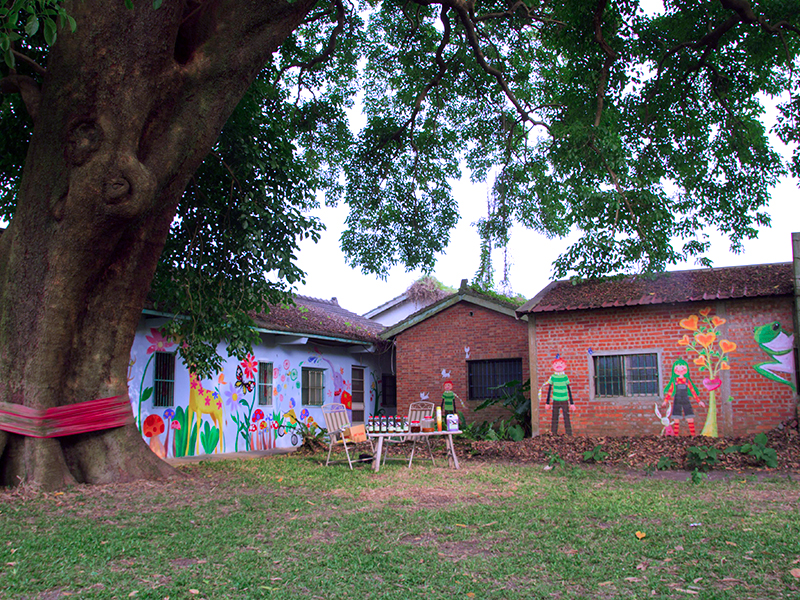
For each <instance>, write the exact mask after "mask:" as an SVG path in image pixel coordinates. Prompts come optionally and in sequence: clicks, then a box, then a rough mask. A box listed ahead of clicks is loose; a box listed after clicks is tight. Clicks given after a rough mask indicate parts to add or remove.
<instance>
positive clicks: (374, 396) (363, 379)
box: [128, 296, 394, 457]
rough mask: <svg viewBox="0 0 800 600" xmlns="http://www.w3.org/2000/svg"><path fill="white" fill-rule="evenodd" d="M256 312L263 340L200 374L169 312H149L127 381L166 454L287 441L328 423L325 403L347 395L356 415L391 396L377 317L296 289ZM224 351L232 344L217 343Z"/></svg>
mask: <svg viewBox="0 0 800 600" xmlns="http://www.w3.org/2000/svg"><path fill="white" fill-rule="evenodd" d="M295 302H296V305H295V306H287V305H281V306H275V307H273V308H272V309H271V310H270V312H269V314H266V315H258V316H257V317H256V319H255V320H256V327H257V331H258V333H259V334H260V343H259V344H258V345H257V346H255V347H254V348H253V353H252V354H251V355H248V356H247V358H245V359H244V360H242V361H239V360H237V359H235V358H228V359H227V360H226V362H225V363H224V366H223V368H222V370H221V371H220V372H219V373H217V374H216V375H215V376H214V377H212V378H211V379H204V380H198V379H197V378H195V377H194V375H193V374H190V372H189V371H188V369H187V368H186V367H185V365H184V364H183V363H182V362H181V361H180V359H179V357H178V356H177V355H176V350H177V344H175V343H173V342H172V341H170V340H167V339H164V337H163V336H162V335H161V333H160V332H159V327H160V326H161V325H163V324H164V323H165V322H166V321H167V319H168V318H170V317H171V315H165V314H163V313H158V312H154V311H148V310H145V311H144V312H143V314H142V318H141V320H140V322H139V327H138V329H137V333H136V338H135V340H134V343H133V347H132V348H131V360H130V367H129V369H128V387H129V393H130V397H131V403H132V408H133V413H134V416H135V417H136V419H137V423H138V424H139V429H140V431H142V435H143V436H144V437H145V441H147V442H148V443H149V444H150V446H151V448H153V450H154V451H156V452H157V453H160V454H161V455H162V456H166V457H181V456H193V455H199V454H212V453H216V452H220V453H222V452H243V451H249V450H266V449H271V448H289V447H293V446H298V445H300V444H301V443H302V435H301V430H302V429H303V428H304V427H311V428H314V427H316V426H317V424H322V425H323V426H324V420H323V418H322V410H321V408H322V405H323V404H327V403H331V402H342V403H343V404H345V405H346V406H348V408H350V410H351V411H352V419H353V421H363V420H364V418H365V417H366V416H369V415H371V414H374V412H376V411H377V410H378V409H379V408H380V406H381V402H382V399H383V398H384V397H391V402H392V403H393V402H394V389H393V386H394V378H393V377H391V376H388V377H386V378H384V373H387V374H388V373H389V370H390V365H389V354H388V353H385V352H384V351H383V349H384V348H385V347H386V344H385V342H383V341H382V340H381V339H380V338H379V337H378V333H379V332H380V331H381V330H382V329H383V326H382V325H380V324H379V323H376V322H373V321H371V320H370V319H367V318H364V317H360V316H359V315H357V314H355V313H352V312H350V311H347V310H345V309H343V308H342V307H340V306H339V304H338V302H337V301H336V299H335V298H334V299H332V300H318V299H314V298H307V297H303V296H298V297H297V298H296V299H295ZM218 353H219V354H220V356H227V352H226V348H225V344H224V343H221V344H220V345H219V348H218Z"/></svg>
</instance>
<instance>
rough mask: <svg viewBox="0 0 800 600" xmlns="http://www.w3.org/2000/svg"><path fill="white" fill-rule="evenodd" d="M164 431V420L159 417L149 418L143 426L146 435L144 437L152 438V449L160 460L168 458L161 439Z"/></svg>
mask: <svg viewBox="0 0 800 600" xmlns="http://www.w3.org/2000/svg"><path fill="white" fill-rule="evenodd" d="M164 429H165V427H164V419H162V418H161V417H159V416H158V415H150V416H149V417H147V418H146V419H145V420H144V425H143V426H142V434H144V437H147V438H150V449H151V450H152V451H153V452H155V453H156V456H158V457H159V458H166V452H164V445H163V444H162V443H161V437H160V436H161V434H162V433H164Z"/></svg>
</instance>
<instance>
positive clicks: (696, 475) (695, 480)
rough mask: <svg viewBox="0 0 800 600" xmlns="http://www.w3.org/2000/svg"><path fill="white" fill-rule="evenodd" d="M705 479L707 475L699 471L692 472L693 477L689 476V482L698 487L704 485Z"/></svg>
mask: <svg viewBox="0 0 800 600" xmlns="http://www.w3.org/2000/svg"><path fill="white" fill-rule="evenodd" d="M704 478H705V474H704V473H701V472H700V470H699V469H695V470H694V471H692V473H691V475H689V479H687V481H689V482H690V483H692V484H694V485H697V484H699V483H703V479H704Z"/></svg>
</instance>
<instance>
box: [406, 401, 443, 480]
mask: <svg viewBox="0 0 800 600" xmlns="http://www.w3.org/2000/svg"><path fill="white" fill-rule="evenodd" d="M433 412H434V405H433V402H412V403H411V405H410V406H409V407H408V420H409V422H411V421H419V422H420V424H421V423H422V417H427V416H431V417H432V416H433ZM410 439H412V440H413V443H412V445H411V457H410V458H409V459H408V468H409V469H410V468H411V462H412V461H413V460H414V449H415V448H416V447H417V439H418V438H417V437H416V436H414V437H412V438H410ZM425 443H426V444H427V446H428V454H430V456H431V462H432V463H433V466H434V467H435V466H436V460H435V459H434V458H433V450H431V440H430V438H429V437H428V436H425Z"/></svg>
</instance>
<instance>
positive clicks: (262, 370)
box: [258, 361, 272, 406]
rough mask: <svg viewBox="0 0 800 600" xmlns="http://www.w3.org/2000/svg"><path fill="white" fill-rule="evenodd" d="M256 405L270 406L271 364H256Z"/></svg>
mask: <svg viewBox="0 0 800 600" xmlns="http://www.w3.org/2000/svg"><path fill="white" fill-rule="evenodd" d="M258 405H259V406H272V363H271V362H260V361H259V363H258Z"/></svg>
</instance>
